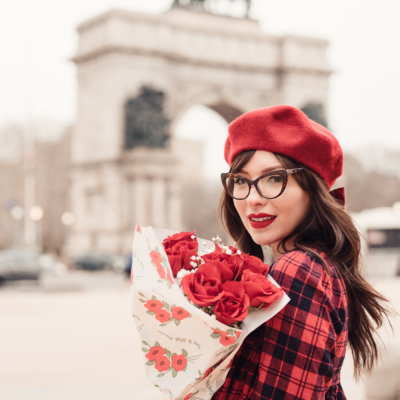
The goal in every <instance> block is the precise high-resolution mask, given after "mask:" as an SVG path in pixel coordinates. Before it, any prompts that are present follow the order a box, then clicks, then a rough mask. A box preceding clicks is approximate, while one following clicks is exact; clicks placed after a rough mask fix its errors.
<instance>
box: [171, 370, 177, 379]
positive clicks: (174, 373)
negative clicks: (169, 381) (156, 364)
mask: <svg viewBox="0 0 400 400" xmlns="http://www.w3.org/2000/svg"><path fill="white" fill-rule="evenodd" d="M177 375H178V373H177V372H176V369H175V368H174V369H173V370H172V377H173V378H176V376H177Z"/></svg>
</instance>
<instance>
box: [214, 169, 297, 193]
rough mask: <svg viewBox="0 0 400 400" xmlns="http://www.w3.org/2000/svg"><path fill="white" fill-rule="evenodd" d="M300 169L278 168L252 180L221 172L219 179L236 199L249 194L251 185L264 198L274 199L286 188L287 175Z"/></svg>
mask: <svg viewBox="0 0 400 400" xmlns="http://www.w3.org/2000/svg"><path fill="white" fill-rule="evenodd" d="M301 171H304V169H303V168H295V169H280V170H277V171H271V172H268V173H266V174H264V175H261V176H260V177H258V178H257V179H255V180H254V181H251V180H250V179H247V178H245V177H243V176H240V175H236V174H230V173H228V174H221V180H222V184H223V185H224V188H225V190H226V192H227V193H228V194H229V196H231V197H232V198H234V199H236V200H244V199H246V198H247V197H248V196H249V194H250V190H251V185H254V186H255V188H256V189H257V192H258V193H259V194H260V196H262V197H264V198H266V199H276V198H277V197H279V196H280V195H281V194H282V193H283V192H284V190H285V189H286V186H287V180H288V176H289V175H293V174H297V173H299V172H301Z"/></svg>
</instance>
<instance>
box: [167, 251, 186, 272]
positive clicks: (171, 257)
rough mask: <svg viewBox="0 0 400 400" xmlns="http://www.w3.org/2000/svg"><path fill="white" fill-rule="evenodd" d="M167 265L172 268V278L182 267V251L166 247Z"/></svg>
mask: <svg viewBox="0 0 400 400" xmlns="http://www.w3.org/2000/svg"><path fill="white" fill-rule="evenodd" d="M165 252H166V253H167V257H168V261H169V265H170V266H171V269H172V275H174V278H176V276H177V275H178V272H179V271H180V270H181V269H182V266H183V263H182V252H181V251H178V250H174V249H166V250H165Z"/></svg>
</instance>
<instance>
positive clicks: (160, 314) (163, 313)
mask: <svg viewBox="0 0 400 400" xmlns="http://www.w3.org/2000/svg"><path fill="white" fill-rule="evenodd" d="M170 318H171V314H170V313H169V312H168V311H167V310H158V311H157V312H156V320H158V321H160V322H163V323H164V322H168V321H169V320H170Z"/></svg>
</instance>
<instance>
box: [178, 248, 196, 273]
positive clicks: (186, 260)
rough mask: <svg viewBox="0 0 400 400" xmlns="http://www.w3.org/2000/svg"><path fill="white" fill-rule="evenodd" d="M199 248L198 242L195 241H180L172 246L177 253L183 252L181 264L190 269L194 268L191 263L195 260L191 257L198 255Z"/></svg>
mask: <svg viewBox="0 0 400 400" xmlns="http://www.w3.org/2000/svg"><path fill="white" fill-rule="evenodd" d="M197 249H198V243H197V242H195V241H192V242H179V243H177V244H176V245H175V246H174V247H172V250H173V251H174V253H175V254H177V253H180V254H181V257H182V261H181V266H183V268H185V269H187V270H189V271H191V270H192V269H193V266H192V265H190V263H191V262H193V260H192V259H191V257H192V256H195V257H197Z"/></svg>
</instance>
